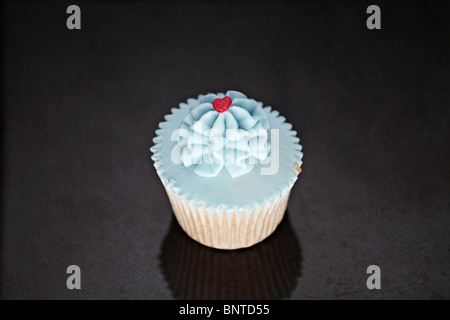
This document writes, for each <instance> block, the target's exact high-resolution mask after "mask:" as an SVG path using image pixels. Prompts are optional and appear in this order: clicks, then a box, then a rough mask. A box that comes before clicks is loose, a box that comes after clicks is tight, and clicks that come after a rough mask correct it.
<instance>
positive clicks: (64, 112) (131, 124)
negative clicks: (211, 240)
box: [1, 1, 450, 299]
mask: <svg viewBox="0 0 450 320" xmlns="http://www.w3.org/2000/svg"><path fill="white" fill-rule="evenodd" d="M69 4H72V3H69V2H66V1H61V2H51V1H48V2H8V3H6V4H4V10H3V17H2V23H3V27H4V30H3V50H2V52H3V64H2V67H3V68H2V75H3V77H2V86H3V88H2V93H3V94H2V99H3V109H2V111H3V119H2V121H3V124H4V128H3V133H4V134H3V144H2V148H3V151H2V155H3V156H2V169H3V170H2V190H1V192H2V213H1V232H2V233H1V240H2V241H1V298H4V299H5V298H7V299H16V298H17V299H23V298H35V299H49V298H57V299H60V298H63V299H79V298H84V299H96V298H113V299H130V298H131V299H141V298H146V299H170V298H183V297H184V298H186V297H187V298H203V297H205V295H206V296H207V297H209V296H211V297H220V298H221V297H223V298H230V299H231V298H235V297H239V298H255V297H256V298H258V297H263V298H264V297H268V298H275V299H277V298H280V299H281V298H291V299H303V298H331V299H352V298H358V299H359V298H361V299H380V298H382V299H400V298H425V299H430V298H431V299H436V298H441V299H442V298H445V299H450V281H449V280H450V279H449V275H450V271H449V265H450V232H449V231H450V217H449V214H450V196H449V194H450V183H449V182H450V170H449V163H450V153H449V133H450V126H449V118H450V117H449V101H450V99H449V98H450V90H449V84H450V83H449V71H450V68H449V57H450V47H449V43H450V41H449V39H450V33H449V27H450V25H449V23H450V22H449V21H450V19H449V12H450V11H449V6H448V5H447V3H446V2H434V1H433V4H430V3H427V2H394V3H388V2H379V1H377V3H376V4H378V5H380V7H381V11H382V29H381V30H368V29H367V28H366V18H367V16H368V15H367V14H366V8H367V6H368V5H369V4H372V3H369V2H355V1H351V2H340V3H335V2H314V1H310V2H300V3H298V2H293V1H290V2H285V3H278V2H277V3H262V4H261V3H258V2H246V3H239V2H228V3H225V2H224V3H219V2H216V3H211V2H207V1H204V2H198V3H180V2H170V3H154V2H150V3H147V2H125V1H124V2H118V1H115V2H106V1H105V2H103V1H102V2H93V3H92V2H91V3H86V2H78V3H77V4H78V5H79V6H80V7H81V12H82V30H74V31H70V30H68V29H67V28H66V18H67V14H66V13H65V11H66V8H67V6H68V5H69ZM227 89H236V90H240V91H242V92H244V93H246V94H247V95H249V96H251V97H254V98H256V99H257V100H260V101H263V102H265V104H267V105H272V106H274V107H275V108H276V109H278V110H279V111H280V112H281V114H283V115H284V116H286V117H287V119H288V121H289V122H291V123H292V124H293V125H294V128H295V129H296V130H297V131H298V132H299V135H300V138H301V143H302V144H303V146H304V154H305V156H304V165H303V172H302V173H301V176H300V179H299V181H298V182H297V183H296V185H295V186H294V188H293V190H292V193H291V199H290V202H289V207H288V208H289V209H288V216H287V218H286V221H284V222H283V224H282V225H281V227H280V230H278V231H277V232H276V233H275V234H274V235H273V237H272V238H269V239H267V240H266V242H264V243H262V244H260V245H259V246H256V247H254V248H251V249H248V250H246V251H242V252H235V253H228V254H227V253H223V252H217V253H216V252H213V251H211V249H207V248H203V247H200V246H199V245H198V244H196V243H194V242H192V240H190V239H189V238H188V237H186V236H184V235H183V233H180V232H181V231H180V230H179V229H177V228H178V226H177V225H176V224H175V225H174V222H173V221H172V219H173V218H172V216H173V214H172V211H171V208H170V205H169V202H168V199H167V196H166V194H165V192H164V189H163V186H162V184H161V182H160V180H159V178H158V176H157V175H156V173H155V170H154V168H153V164H152V161H151V160H150V152H149V151H148V149H149V147H150V146H151V145H152V142H151V139H152V137H153V136H154V132H155V130H156V128H157V125H158V122H159V121H161V120H162V119H163V116H164V115H165V114H167V113H168V112H169V110H170V108H171V107H175V106H177V104H178V103H179V102H182V101H184V100H186V99H187V98H189V97H194V96H196V95H197V94H199V93H206V92H218V91H225V90H227ZM179 248H184V249H183V251H182V253H183V254H182V253H180V254H175V250H177V249H179ZM277 248H278V249H277ZM277 256H279V257H278V258H277ZM277 262H280V263H282V264H281V265H278V264H277ZM72 264H76V265H78V266H80V268H81V272H82V289H81V290H78V291H77V290H74V291H70V290H68V289H67V288H66V278H67V276H68V275H67V274H66V268H67V266H69V265H72ZM372 264H376V265H379V266H380V267H381V275H382V280H381V281H382V289H381V290H378V291H370V290H368V289H367V288H366V279H367V277H368V275H367V274H366V268H367V267H368V266H369V265H372ZM176 265H182V266H185V268H182V270H178V271H177V269H176V268H175V266H176ZM214 265H216V266H217V270H218V271H220V272H219V273H220V276H218V277H217V278H214V277H210V278H208V279H207V280H205V281H202V280H201V275H202V274H201V273H199V272H196V271H200V272H201V270H203V269H206V270H207V271H208V272H209V271H211V268H209V267H210V266H214ZM237 265H239V266H240V267H239V275H238V276H236V277H233V274H234V273H235V271H233V270H235V269H236V266H237ZM267 266H269V267H270V268H269V269H267V268H266V267H267ZM197 268H198V269H200V270H198V269H197ZM268 270H269V271H268ZM270 270H272V272H273V273H271V272H270ZM182 271H183V272H182ZM254 277H262V278H263V279H264V280H261V282H258V281H256V280H255V278H254ZM277 277H278V278H277ZM274 279H276V280H274ZM227 280H228V281H227ZM255 281H256V282H255ZM225 283H228V286H227V285H225ZM249 287H251V290H250V291H246V290H249Z"/></svg>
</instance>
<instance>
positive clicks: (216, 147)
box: [175, 90, 270, 178]
mask: <svg viewBox="0 0 450 320" xmlns="http://www.w3.org/2000/svg"><path fill="white" fill-rule="evenodd" d="M225 95H226V96H228V97H230V98H231V106H230V108H229V109H228V110H226V111H225V112H222V113H220V112H218V111H216V110H215V109H214V108H213V104H212V102H213V101H214V100H215V99H218V98H223V97H224V96H225ZM225 95H224V94H212V93H211V94H207V95H205V96H203V97H201V98H200V99H198V100H197V103H194V104H192V106H191V110H190V113H189V114H188V115H186V116H185V117H184V119H183V122H182V123H181V126H180V128H179V130H178V131H177V132H176V134H175V140H176V141H177V146H178V148H179V151H180V155H179V156H180V159H181V162H182V163H183V165H184V166H185V167H190V166H193V167H194V172H195V173H196V174H198V175H199V176H202V177H215V176H217V175H218V174H219V172H220V171H221V170H222V169H223V168H225V169H226V171H228V173H229V174H230V175H231V177H233V178H236V177H239V176H241V175H244V174H246V173H248V172H250V171H251V170H252V169H253V168H254V167H255V165H256V164H257V163H258V162H259V161H264V160H265V159H266V158H267V155H268V153H269V150H270V141H269V139H268V138H269V135H268V132H267V130H268V129H269V118H268V117H267V114H266V113H265V112H264V110H263V109H262V103H260V102H256V101H255V100H253V99H248V98H247V96H246V95H244V94H243V93H240V92H237V91H232V90H230V91H227V93H226V94H225ZM175 161H176V160H175Z"/></svg>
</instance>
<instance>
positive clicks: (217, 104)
mask: <svg viewBox="0 0 450 320" xmlns="http://www.w3.org/2000/svg"><path fill="white" fill-rule="evenodd" d="M212 105H213V107H214V109H216V111H217V112H220V113H222V112H225V111H227V110H228V108H230V107H231V98H230V97H229V96H225V97H223V98H222V99H220V98H217V99H215V100H214V101H213V102H212Z"/></svg>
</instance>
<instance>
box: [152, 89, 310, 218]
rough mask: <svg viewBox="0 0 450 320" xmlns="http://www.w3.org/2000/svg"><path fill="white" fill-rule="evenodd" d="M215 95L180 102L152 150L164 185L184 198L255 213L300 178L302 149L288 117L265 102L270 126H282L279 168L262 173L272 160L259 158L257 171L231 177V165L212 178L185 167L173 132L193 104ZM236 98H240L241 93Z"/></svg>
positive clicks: (162, 125)
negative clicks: (177, 158)
mask: <svg viewBox="0 0 450 320" xmlns="http://www.w3.org/2000/svg"><path fill="white" fill-rule="evenodd" d="M229 93H230V92H227V94H229ZM223 96H224V94H217V97H223ZM213 98H214V96H210V95H209V94H207V95H200V96H199V97H198V98H197V99H188V101H187V103H180V105H179V107H178V108H172V110H171V114H168V115H166V116H165V121H163V122H161V123H160V124H159V129H158V130H156V137H155V138H154V139H153V141H154V143H155V145H154V146H153V147H152V148H151V151H152V152H153V156H152V159H153V160H154V161H155V168H156V171H157V173H158V175H159V177H160V178H161V181H162V182H163V184H164V187H165V188H166V189H167V190H168V191H170V192H171V193H173V194H176V195H177V196H178V197H179V198H180V199H181V200H183V201H187V202H188V203H194V204H195V205H196V206H197V207H202V206H204V208H205V209H206V210H207V211H211V210H213V211H216V212H217V211H221V210H226V211H227V212H230V213H231V212H233V211H237V212H243V211H250V212H251V211H252V210H254V209H255V208H262V207H263V206H264V205H266V204H269V203H272V202H273V201H274V200H276V199H279V198H281V197H282V196H283V195H285V194H286V193H287V192H289V191H290V189H291V187H292V186H293V184H294V183H295V181H296V180H297V175H298V173H299V168H300V167H301V165H302V156H303V153H302V152H301V150H302V146H301V145H300V144H299V138H298V137H296V132H295V131H293V130H292V125H291V124H289V123H287V122H285V118H284V117H282V116H280V115H279V113H278V112H277V111H275V110H272V108H271V107H263V108H262V111H263V112H264V113H265V115H266V117H267V119H268V122H269V128H270V130H272V129H278V130H279V137H278V139H277V140H279V147H278V149H279V168H278V170H276V172H274V173H273V174H270V175H264V174H261V172H262V171H261V170H262V169H264V168H267V167H268V166H269V165H268V164H267V163H263V162H264V161H259V162H258V163H257V164H255V165H254V168H253V170H251V171H249V172H248V173H247V174H244V175H241V176H238V177H236V178H232V177H231V176H230V174H229V173H228V171H227V170H220V171H219V173H218V174H217V175H216V176H215V177H212V178H211V177H203V176H200V175H198V174H197V173H196V172H195V169H196V167H195V166H194V165H191V166H187V167H186V166H185V165H184V164H183V163H182V162H181V160H180V162H178V163H177V162H174V161H173V151H174V150H176V149H177V147H178V142H177V140H176V139H174V138H175V135H174V132H175V131H176V130H177V129H179V128H180V124H181V123H183V122H184V120H185V119H186V117H188V116H189V115H190V114H191V113H192V110H193V109H195V108H196V107H198V106H199V105H201V104H202V103H203V102H205V101H207V102H211V101H212V100H213ZM233 98H235V100H237V98H236V97H233ZM211 99H212V100H211ZM258 103H259V102H258ZM275 142H276V141H275V140H274V139H272V141H271V150H270V153H269V156H268V158H271V157H272V156H273V150H274V149H275ZM179 151H180V150H178V152H177V153H179Z"/></svg>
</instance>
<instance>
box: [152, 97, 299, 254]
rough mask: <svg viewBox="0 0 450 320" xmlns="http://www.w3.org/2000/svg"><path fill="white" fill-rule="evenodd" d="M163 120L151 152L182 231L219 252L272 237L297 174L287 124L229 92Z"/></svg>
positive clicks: (192, 102) (295, 142)
mask: <svg viewBox="0 0 450 320" xmlns="http://www.w3.org/2000/svg"><path fill="white" fill-rule="evenodd" d="M164 119H165V121H163V122H161V123H160V124H159V129H158V130H156V137H155V138H154V139H153V142H154V146H153V147H151V148H150V150H151V151H152V152H153V156H152V159H153V160H154V162H155V163H154V164H155V168H156V171H157V173H158V175H159V177H160V178H161V181H162V183H163V185H164V188H165V189H166V192H167V195H168V197H169V201H170V203H171V206H172V209H173V212H174V214H175V217H176V219H177V221H178V223H179V224H180V226H181V228H182V229H183V230H184V231H185V232H186V233H187V234H188V235H189V236H190V237H191V238H192V239H194V240H196V241H198V242H200V243H201V244H203V245H206V246H209V247H213V248H218V249H239V248H245V247H250V246H252V245H254V244H256V243H258V242H260V241H262V240H264V239H265V238H267V237H268V236H269V235H270V234H272V233H273V232H274V231H275V229H276V227H277V225H278V224H279V223H280V221H281V220H282V218H283V216H284V212H285V211H286V207H287V203H288V199H289V194H290V190H291V188H292V186H293V185H294V183H295V181H296V180H297V176H298V174H299V173H300V171H301V165H302V156H303V153H302V152H301V150H302V146H301V145H300V144H299V138H297V137H296V132H295V131H293V130H292V125H290V124H289V123H287V122H285V118H284V117H282V116H280V115H279V113H278V112H277V111H275V110H272V108H271V107H269V106H266V107H264V106H263V104H262V103H261V102H257V101H256V100H254V99H251V98H247V96H246V95H244V94H242V93H240V92H237V91H232V90H230V91H227V92H226V93H225V94H223V93H217V94H213V93H208V94H206V95H203V94H202V95H199V96H198V97H197V98H196V99H188V100H187V102H186V103H180V105H179V107H178V108H172V110H171V114H168V115H166V116H165V117H164Z"/></svg>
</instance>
